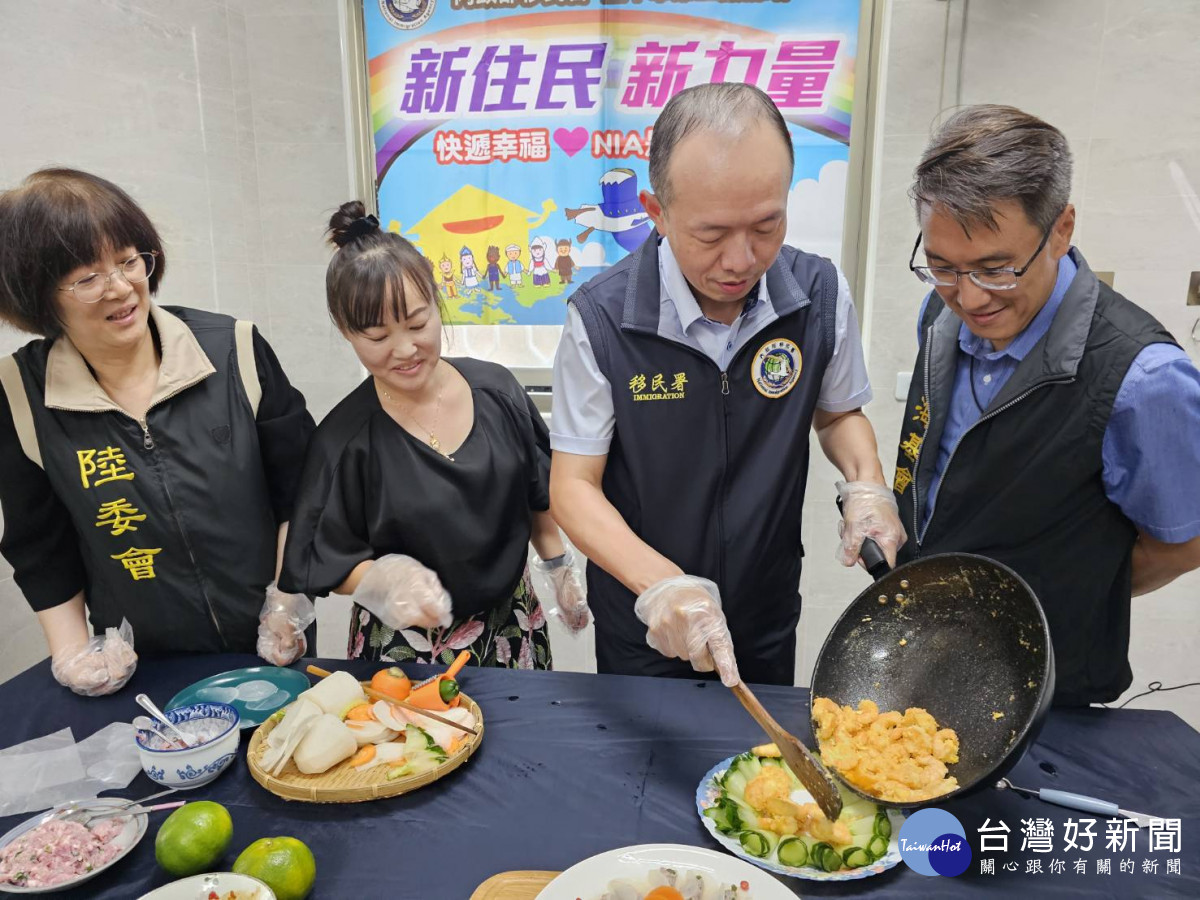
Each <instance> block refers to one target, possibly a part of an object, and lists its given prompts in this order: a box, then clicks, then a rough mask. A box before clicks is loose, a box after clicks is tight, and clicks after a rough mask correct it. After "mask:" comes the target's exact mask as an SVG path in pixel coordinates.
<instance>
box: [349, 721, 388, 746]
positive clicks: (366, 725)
mask: <svg viewBox="0 0 1200 900" xmlns="http://www.w3.org/2000/svg"><path fill="white" fill-rule="evenodd" d="M346 727H347V728H349V729H350V731H351V733H352V734H353V735H354V740H356V741H358V746H360V747H362V746H363V745H365V744H382V743H384V742H385V741H394V740H395V739H396V734H397V732H396V731H395V730H393V729H391V728H388V727H387V726H386V725H384V724H383V723H382V722H374V721H371V722H353V721H351V720H350V719H347V720H346Z"/></svg>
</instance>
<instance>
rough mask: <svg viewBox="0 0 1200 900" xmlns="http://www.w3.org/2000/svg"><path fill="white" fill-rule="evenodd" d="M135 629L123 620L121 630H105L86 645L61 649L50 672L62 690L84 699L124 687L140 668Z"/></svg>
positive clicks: (51, 661)
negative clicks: (64, 688)
mask: <svg viewBox="0 0 1200 900" xmlns="http://www.w3.org/2000/svg"><path fill="white" fill-rule="evenodd" d="M137 659H138V658H137V654H136V653H134V652H133V628H131V627H130V625H129V623H128V622H127V621H125V620H124V619H122V620H121V627H120V629H117V628H108V629H105V632H104V634H103V635H97V636H96V637H94V638H91V639H90V640H89V641H88V642H87V643H86V644H84V645H82V646H76V647H68V648H66V649H63V650H59V651H58V652H57V653H55V654H54V656H53V658H52V659H51V660H50V673H51V674H52V675H53V676H54V680H55V681H57V682H58V683H59V684H61V685H62V686H63V687H67V688H70V689H71V690H72V691H74V692H75V693H76V694H80V695H82V696H84V697H102V696H104V695H105V694H111V693H113V692H115V691H119V690H120V689H121V688H123V687H125V683H126V682H127V681H129V679H130V678H131V677H133V672H134V670H135V669H137Z"/></svg>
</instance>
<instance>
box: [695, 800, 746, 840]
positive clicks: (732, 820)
mask: <svg viewBox="0 0 1200 900" xmlns="http://www.w3.org/2000/svg"><path fill="white" fill-rule="evenodd" d="M704 815H705V816H707V817H708V818H710V819H712V820H713V824H715V825H716V826H717V831H719V832H721V833H722V834H737V833H738V832H740V831H741V830H742V819H741V816H739V815H738V806H737V804H736V803H734V802H733V801H732V800H730V799H729V798H728V797H721V798H720V799H719V800H718V801H717V802H716V803H715V804H713V805H712V806H710V807H709V808H708V809H706V810H704Z"/></svg>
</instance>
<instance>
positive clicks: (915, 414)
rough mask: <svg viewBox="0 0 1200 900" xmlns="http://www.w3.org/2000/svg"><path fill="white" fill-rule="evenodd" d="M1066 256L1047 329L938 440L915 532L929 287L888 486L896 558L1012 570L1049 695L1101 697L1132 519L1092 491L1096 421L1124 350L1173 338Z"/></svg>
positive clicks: (949, 319)
mask: <svg viewBox="0 0 1200 900" xmlns="http://www.w3.org/2000/svg"><path fill="white" fill-rule="evenodd" d="M1071 258H1072V259H1073V260H1074V261H1075V263H1076V265H1077V266H1078V267H1079V271H1078V272H1077V273H1076V275H1075V278H1074V280H1073V281H1072V282H1071V286H1070V288H1069V289H1068V290H1067V293H1066V296H1065V297H1064V298H1063V302H1062V306H1061V307H1060V308H1059V310H1058V312H1057V313H1056V314H1055V317H1054V321H1053V322H1052V323H1051V325H1050V330H1049V331H1048V332H1047V333H1046V335H1045V336H1044V337H1043V338H1042V339H1041V340H1040V341H1039V342H1038V343H1037V344H1036V345H1035V346H1034V348H1033V349H1032V350H1031V351H1030V352H1029V354H1028V355H1027V356H1026V357H1025V359H1024V360H1022V361H1021V363H1020V365H1019V366H1018V367H1017V370H1016V371H1015V372H1014V373H1013V374H1012V377H1011V378H1009V380H1008V382H1006V383H1005V385H1004V387H1003V388H1002V389H1001V391H1000V393H999V394H997V396H996V398H995V399H994V400H993V401H992V403H991V405H990V406H989V407H988V409H987V410H985V412H984V414H983V415H982V416H981V418H980V420H979V421H978V422H977V423H976V424H975V425H973V426H972V427H971V428H969V429H968V430H967V432H966V434H964V435H963V437H962V438H961V440H960V441H959V443H958V445H957V446H956V447H955V448H954V450H953V451H952V454H951V457H950V461H949V463H948V464H947V466H946V471H945V473H944V474H943V478H942V482H941V485H940V486H939V487H938V494H937V503H936V505H935V506H934V510H933V515H932V517H931V518H930V520H929V524H928V526H927V527H926V530H925V532H924V534H921V533H919V532H918V530H917V526H918V523H919V521H920V515H919V513H920V510H921V509H922V508H923V506H924V504H925V502H926V498H927V497H928V496H929V483H930V477H931V474H932V472H933V466H934V461H935V459H936V457H937V448H938V445H939V443H940V442H941V439H942V432H943V431H944V429H945V423H946V411H947V409H948V407H949V401H950V392H951V388H952V386H953V383H954V372H955V368H956V366H957V354H958V331H959V321H960V320H959V319H958V317H957V316H955V315H954V314H953V313H952V312H950V311H949V310H947V309H945V308H944V306H943V305H942V303H941V302H940V301H938V300H937V297H936V295H935V296H934V297H933V298H931V300H930V303H929V307H930V308H929V309H928V310H927V312H926V319H925V322H924V327H923V331H924V334H925V340H924V344H923V347H922V349H921V351H920V355H919V356H918V357H917V365H916V368H915V370H914V373H913V380H912V385H911V387H910V389H909V395H908V406H907V411H906V414H905V425H904V428H903V429H902V433H901V438H900V449H899V453H898V458H897V468H896V481H895V489H896V493H897V497H898V500H899V504H900V516H901V519H902V521H904V523H905V527H906V528H907V529H908V531H909V540H908V543H907V544H906V545H905V546H904V547H903V548H902V549H901V552H900V560H901V562H906V561H908V560H910V559H913V558H915V557H917V556H926V555H930V554H934V553H944V552H949V551H961V552H967V553H978V554H981V555H983V556H987V557H991V558H992V559H995V560H997V561H999V562H1002V563H1004V564H1005V565H1007V566H1010V567H1011V568H1012V569H1014V570H1015V571H1016V572H1017V573H1018V574H1019V575H1021V577H1022V578H1024V579H1025V580H1026V581H1027V582H1028V583H1029V586H1030V587H1031V588H1033V591H1034V593H1035V594H1036V595H1037V597H1038V599H1039V600H1040V601H1041V603H1042V606H1043V608H1044V609H1045V611H1046V619H1047V621H1048V622H1049V623H1050V636H1051V639H1052V642H1053V645H1054V655H1055V667H1056V687H1055V702H1056V703H1059V704H1086V703H1093V702H1104V701H1109V700H1115V699H1116V698H1117V697H1118V696H1120V695H1121V693H1122V692H1123V691H1124V690H1125V689H1126V688H1127V687H1129V684H1130V682H1131V680H1132V673H1131V672H1130V668H1129V607H1130V577H1131V573H1132V565H1131V554H1132V551H1133V543H1134V541H1135V539H1136V538H1137V530H1136V528H1135V527H1134V525H1133V523H1132V522H1130V521H1129V519H1127V518H1126V517H1125V515H1124V514H1123V513H1122V512H1121V510H1120V508H1119V507H1117V506H1116V504H1114V503H1112V502H1110V501H1109V499H1108V497H1107V496H1106V495H1105V492H1104V481H1103V477H1102V476H1103V459H1102V450H1103V441H1104V432H1105V428H1106V426H1107V424H1108V419H1109V416H1110V415H1111V413H1112V407H1113V403H1114V402H1115V400H1116V397H1117V392H1118V391H1119V390H1120V388H1121V384H1122V382H1123V381H1124V379H1125V373H1126V372H1127V371H1128V370H1129V366H1130V364H1131V363H1132V362H1133V360H1134V359H1135V358H1136V357H1137V355H1138V353H1140V352H1141V351H1142V349H1143V348H1144V347H1146V346H1147V345H1148V344H1153V343H1164V342H1165V343H1174V340H1173V339H1172V337H1171V335H1170V333H1168V332H1167V331H1166V330H1165V329H1164V328H1163V327H1162V326H1161V325H1160V324H1159V323H1158V322H1157V321H1155V320H1154V318H1153V317H1152V316H1151V315H1150V314H1149V313H1147V312H1145V311H1144V310H1142V309H1140V308H1139V307H1137V306H1135V305H1134V304H1132V303H1130V302H1129V301H1128V300H1126V299H1125V298H1124V297H1122V296H1121V295H1120V294H1117V293H1116V292H1115V291H1113V290H1112V289H1111V288H1109V287H1108V286H1107V285H1106V284H1104V283H1103V282H1101V281H1099V280H1098V279H1097V278H1096V276H1095V275H1094V274H1093V273H1092V270H1091V269H1090V268H1088V265H1087V263H1086V262H1085V261H1084V259H1083V256H1082V255H1081V254H1079V252H1078V251H1077V250H1072V251H1071ZM926 424H927V425H928V427H927V428H926ZM926 447H927V448H928V450H926V449H925V448H926ZM964 664H966V662H964Z"/></svg>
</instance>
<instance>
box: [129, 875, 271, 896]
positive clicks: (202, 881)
mask: <svg viewBox="0 0 1200 900" xmlns="http://www.w3.org/2000/svg"><path fill="white" fill-rule="evenodd" d="M213 897H216V898H217V900H275V892H274V891H272V890H271V889H270V888H269V887H268V886H267V885H266V883H265V882H262V881H259V880H258V879H257V878H251V877H250V876H249V875H239V874H238V873H237V872H208V873H206V874H204V875H192V876H191V877H189V878H181V879H179V880H178V881H172V882H171V883H170V884H164V885H163V886H162V887H160V888H155V889H154V890H152V891H151V892H150V893H148V894H143V895H142V896H141V897H139V898H138V900H212V898H213Z"/></svg>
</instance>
